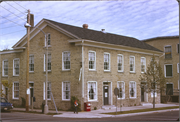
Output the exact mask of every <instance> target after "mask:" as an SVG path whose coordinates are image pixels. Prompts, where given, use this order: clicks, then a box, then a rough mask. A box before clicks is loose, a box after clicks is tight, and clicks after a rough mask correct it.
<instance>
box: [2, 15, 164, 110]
mask: <svg viewBox="0 0 180 122" xmlns="http://www.w3.org/2000/svg"><path fill="white" fill-rule="evenodd" d="M37 28H39V29H41V30H43V31H44V32H45V33H47V35H48V36H47V41H48V91H47V92H48V96H47V98H48V106H49V108H50V109H51V108H54V103H53V100H52V97H51V93H52V94H53V97H54V100H55V103H56V106H57V108H59V109H63V110H67V109H69V108H70V99H71V96H76V97H78V99H79V100H80V101H81V109H83V108H84V103H85V102H91V109H94V107H97V108H98V109H99V108H102V107H103V106H105V105H110V106H113V105H116V96H115V95H114V89H115V88H116V87H117V88H119V89H120V92H119V95H118V106H119V105H120V102H119V101H120V100H121V102H122V106H137V105H141V103H142V102H149V103H152V96H151V94H150V93H145V92H144V91H142V90H141V88H140V84H141V83H140V81H139V80H138V79H139V76H140V75H141V73H143V72H144V71H145V70H146V67H147V65H148V64H149V63H150V59H151V57H152V55H153V54H154V55H155V56H156V57H157V59H158V57H159V56H160V55H162V51H160V50H159V49H156V48H154V47H152V46H150V45H148V44H146V43H144V42H142V41H139V40H138V39H135V38H132V37H126V36H121V35H116V34H111V33H107V32H105V31H104V30H103V31H96V30H91V29H88V25H87V24H85V25H84V27H75V26H72V25H67V24H62V23H58V22H55V21H52V20H47V19H43V20H41V21H40V22H39V23H38V24H37V25H36V26H35V27H34V28H32V29H31V32H30V51H29V53H30V55H29V87H30V105H31V97H32V96H34V97H35V98H36V101H35V102H34V107H35V108H40V106H41V104H42V101H43V100H44V99H45V80H46V77H45V57H46V56H45V54H46V44H45V38H44V34H43V33H42V32H41V31H40V30H39V29H37ZM26 45H27V35H25V36H24V37H22V38H21V39H20V40H19V41H18V42H17V43H16V44H15V45H14V46H13V47H12V48H13V50H4V51H1V52H0V54H1V55H0V56H1V58H0V60H1V63H0V64H1V65H0V66H2V67H1V69H0V70H1V71H2V73H1V75H2V76H1V80H8V81H9V82H12V83H13V87H12V89H10V92H8V99H9V101H10V102H12V103H13V104H14V105H15V106H18V105H21V102H22V100H21V98H25V97H26V54H27V52H26V51H27V49H26ZM141 67H142V68H141ZM159 102H160V97H159V94H158V95H157V96H156V103H159Z"/></svg>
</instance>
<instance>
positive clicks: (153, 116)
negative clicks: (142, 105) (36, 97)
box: [1, 110, 179, 122]
mask: <svg viewBox="0 0 180 122" xmlns="http://www.w3.org/2000/svg"><path fill="white" fill-rule="evenodd" d="M178 118H179V111H178V110H172V111H168V112H154V113H148V114H142V115H141V114H140V115H135V116H125V117H123V116H121V117H111V118H64V117H61V118H59V117H53V116H52V115H44V114H32V113H25V112H2V113H1V121H2V122H9V121H48V122H49V121H50V122H51V121H72V122H75V121H86V122H87V121H89V122H90V121H111V122H112V121H176V120H177V119H178Z"/></svg>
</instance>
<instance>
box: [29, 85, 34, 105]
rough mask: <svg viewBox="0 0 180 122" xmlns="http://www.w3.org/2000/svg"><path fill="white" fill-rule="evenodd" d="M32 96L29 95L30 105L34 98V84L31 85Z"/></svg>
mask: <svg viewBox="0 0 180 122" xmlns="http://www.w3.org/2000/svg"><path fill="white" fill-rule="evenodd" d="M29 89H30V95H29V105H32V97H34V83H29Z"/></svg>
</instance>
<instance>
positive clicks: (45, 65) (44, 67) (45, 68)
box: [44, 53, 52, 72]
mask: <svg viewBox="0 0 180 122" xmlns="http://www.w3.org/2000/svg"><path fill="white" fill-rule="evenodd" d="M49 54H51V53H48V55H49ZM45 57H46V54H44V72H45V71H46V64H45V62H46V58H45ZM48 58H49V56H48ZM51 64H52V63H51ZM51 68H52V67H51ZM47 71H48V72H50V71H51V70H48V68H47Z"/></svg>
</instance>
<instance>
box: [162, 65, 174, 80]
mask: <svg viewBox="0 0 180 122" xmlns="http://www.w3.org/2000/svg"><path fill="white" fill-rule="evenodd" d="M166 65H172V64H165V65H164V76H165V78H172V77H173V65H172V76H166Z"/></svg>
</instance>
